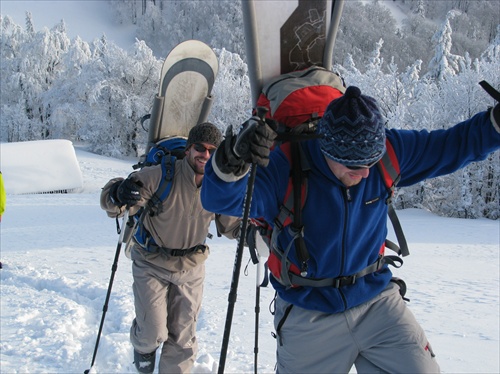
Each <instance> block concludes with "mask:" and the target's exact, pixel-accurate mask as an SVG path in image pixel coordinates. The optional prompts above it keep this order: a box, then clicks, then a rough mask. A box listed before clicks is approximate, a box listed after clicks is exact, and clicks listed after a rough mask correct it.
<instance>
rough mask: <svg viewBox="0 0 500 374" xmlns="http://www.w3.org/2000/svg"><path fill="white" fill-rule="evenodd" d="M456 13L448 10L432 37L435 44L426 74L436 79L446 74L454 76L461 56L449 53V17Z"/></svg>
mask: <svg viewBox="0 0 500 374" xmlns="http://www.w3.org/2000/svg"><path fill="white" fill-rule="evenodd" d="M458 14H459V13H458V12H456V11H450V12H448V15H447V16H446V20H445V21H444V22H443V24H442V26H441V28H440V29H439V30H438V31H437V32H436V33H435V34H434V37H433V38H432V41H433V42H435V44H436V46H435V53H434V57H433V58H432V59H431V61H430V62H429V67H428V70H429V71H428V73H427V76H428V77H430V78H432V79H435V80H437V81H441V80H443V79H445V78H446V77H448V76H454V75H455V74H456V73H457V72H458V70H459V63H460V60H461V59H462V58H461V56H457V55H454V54H452V53H451V46H452V40H451V34H452V30H451V26H450V19H451V18H453V17H455V16H456V15H458Z"/></svg>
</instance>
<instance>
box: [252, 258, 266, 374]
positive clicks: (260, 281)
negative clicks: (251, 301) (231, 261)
mask: <svg viewBox="0 0 500 374" xmlns="http://www.w3.org/2000/svg"><path fill="white" fill-rule="evenodd" d="M262 261H264V258H262V257H259V262H258V263H257V275H256V281H257V284H256V289H255V340H254V348H253V352H254V363H253V365H254V373H255V374H257V363H258V355H259V315H260V288H261V287H266V286H267V284H268V281H269V280H268V278H267V261H266V262H265V263H264V264H261V262H262ZM262 272H263V273H264V274H261V273H262Z"/></svg>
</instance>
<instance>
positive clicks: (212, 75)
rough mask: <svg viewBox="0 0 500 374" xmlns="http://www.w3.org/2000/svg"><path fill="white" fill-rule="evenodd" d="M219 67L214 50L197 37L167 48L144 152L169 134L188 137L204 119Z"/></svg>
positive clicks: (207, 111) (209, 106)
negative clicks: (167, 51) (167, 52)
mask: <svg viewBox="0 0 500 374" xmlns="http://www.w3.org/2000/svg"><path fill="white" fill-rule="evenodd" d="M218 70H219V63H218V60H217V56H216V55H215V53H214V51H213V50H212V48H210V47H209V46H208V45H206V44H205V43H203V42H201V41H199V40H187V41H184V42H182V43H180V44H178V45H177V46H175V47H174V48H173V49H172V50H171V51H170V53H169V54H168V55H167V57H166V58H165V61H164V63H163V66H162V69H161V74H160V84H159V89H158V93H157V94H156V96H155V100H154V103H153V109H152V112H151V118H150V120H149V131H148V146H147V149H146V153H147V152H148V151H149V147H150V146H151V144H154V143H156V142H158V141H159V140H161V139H164V138H167V137H172V136H180V137H187V136H188V135H189V130H191V128H192V127H194V126H195V125H197V124H198V123H202V122H205V121H206V120H207V118H208V115H209V113H210V109H211V106H212V96H211V91H212V88H213V85H214V83H215V79H216V77H217V73H218Z"/></svg>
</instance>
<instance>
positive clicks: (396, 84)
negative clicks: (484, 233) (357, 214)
mask: <svg viewBox="0 0 500 374" xmlns="http://www.w3.org/2000/svg"><path fill="white" fill-rule="evenodd" d="M346 3H347V4H346V8H345V10H344V16H343V19H342V23H341V30H339V35H338V42H337V47H336V49H335V50H334V62H335V64H334V66H332V67H331V68H332V69H333V70H334V71H336V72H338V73H339V74H340V75H341V76H342V77H343V79H344V80H345V83H346V85H356V86H358V87H360V88H361V90H362V92H363V93H364V94H367V95H370V96H373V97H375V98H376V99H377V100H378V102H379V104H380V106H381V108H382V111H383V114H384V115H385V117H386V119H387V126H388V127H389V128H402V129H414V130H435V129H444V128H447V127H449V126H452V125H454V124H456V123H458V122H460V121H463V120H465V119H467V118H469V117H471V116H472V115H474V114H475V113H477V112H480V111H483V110H486V109H487V108H488V107H491V106H493V105H495V102H494V101H493V99H492V98H491V97H489V96H488V94H486V92H484V90H483V89H482V88H481V87H480V86H479V84H478V83H479V82H480V81H482V80H486V81H488V82H489V83H490V84H491V85H492V86H494V87H495V88H497V89H499V87H500V80H499V76H500V74H499V72H500V26H499V22H498V11H497V12H496V16H495V13H494V12H491V11H490V12H488V9H490V8H488V6H489V5H490V4H491V3H492V2H489V1H484V2H482V3H483V7H482V9H483V11H486V13H484V14H482V15H479V17H480V18H479V19H480V20H481V21H477V19H476V22H471V19H472V15H471V14H472V12H469V13H470V14H469V13H468V12H467V11H468V9H466V8H467V7H474V6H476V7H477V5H475V4H476V3H479V2H475V1H464V0H462V1H449V2H446V3H447V4H448V5H450V4H451V3H457V7H455V8H453V9H429V7H430V6H431V4H434V3H436V4H439V3H445V2H427V1H416V0H415V1H407V3H409V4H410V5H409V8H408V9H410V10H411V11H412V12H413V13H412V16H411V17H408V18H407V19H406V21H405V23H404V24H403V25H398V24H397V22H396V21H395V20H392V21H390V22H386V21H384V20H386V19H391V18H390V15H388V14H385V13H384V11H383V10H381V8H378V5H377V1H375V2H373V3H372V2H369V3H367V4H365V5H362V4H361V3H359V2H356V1H352V2H351V1H347V2H346ZM403 3H404V1H403ZM111 4H112V6H113V7H114V8H115V12H116V16H117V18H118V19H120V21H121V22H132V23H134V24H136V25H138V37H137V41H136V43H135V45H134V47H133V48H131V49H130V50H124V49H122V48H120V47H119V46H117V45H115V44H113V43H111V42H109V41H108V40H107V39H106V37H105V36H104V35H103V36H102V37H101V38H100V39H96V40H94V41H93V42H91V43H88V42H86V41H83V40H81V39H80V38H78V37H77V38H75V39H73V40H70V38H69V37H68V35H67V34H66V30H65V24H64V21H61V22H60V23H59V24H56V25H54V26H53V27H52V28H50V29H49V28H44V29H42V30H40V31H35V27H34V23H35V22H36V20H34V19H32V17H31V15H30V14H29V13H27V14H26V22H25V24H24V25H23V26H20V25H17V24H15V23H14V22H13V21H12V19H11V18H9V17H8V16H6V15H2V16H1V19H0V24H1V47H0V53H1V56H0V58H1V65H0V76H1V91H0V121H1V141H2V142H19V141H28V140H43V139H68V140H71V141H73V142H76V143H83V144H85V145H86V146H87V147H88V150H90V151H92V152H94V153H97V154H100V155H106V156H112V157H116V158H124V157H136V156H139V155H140V154H141V153H142V152H143V150H144V146H145V144H146V140H147V132H146V130H145V129H144V128H143V124H142V123H141V118H142V117H143V116H144V115H145V114H148V113H150V111H151V106H152V104H153V98H154V96H155V94H156V92H157V90H158V83H159V82H158V77H159V74H160V69H161V65H162V62H163V59H164V56H165V55H166V53H168V51H169V50H170V48H172V47H173V46H174V45H175V44H177V43H178V42H180V41H182V40H185V39H190V38H198V39H200V40H203V41H205V42H207V43H209V44H210V45H211V46H212V47H213V48H214V49H215V51H216V54H217V55H218V58H219V64H220V68H219V75H218V78H217V81H216V85H215V87H214V91H213V95H214V97H215V103H214V106H213V109H212V112H211V116H210V118H209V119H210V120H211V121H212V122H214V123H215V124H217V125H218V126H219V127H220V128H221V130H224V129H225V128H226V127H227V126H228V125H229V124H232V125H234V126H237V125H238V124H240V123H242V122H244V121H245V120H246V119H247V118H248V116H249V115H250V112H251V100H250V84H249V80H248V76H247V66H246V64H245V56H244V51H243V47H242V46H243V42H242V40H243V31H242V26H241V25H242V23H241V14H239V12H238V11H239V6H240V5H239V2H237V1H219V2H217V1H216V2H213V1H201V2H199V1H168V2H163V1H155V2H153V1H146V0H142V1H141V0H137V1H113V2H111ZM216 4H219V5H216ZM353 4H354V5H355V6H358V8H357V9H358V12H357V13H355V12H354V11H353V9H354V8H352V7H353ZM436 4H434V5H432V6H434V7H436V6H437V5H436ZM485 4H486V5H485ZM497 5H498V4H497ZM217 6H218V7H219V8H217ZM222 6H225V8H224V9H225V10H224V12H219V13H218V14H219V15H220V19H219V18H217V17H216V16H217V9H220V7H222ZM425 7H427V10H426V8H425ZM214 9H215V10H214ZM360 9H361V11H360ZM438 10H439V11H440V12H441V16H442V17H441V19H433V20H432V21H431V20H430V19H429V18H427V17H426V12H427V13H433V14H436V12H437V11H438ZM490 10H491V9H490ZM431 11H432V12H431ZM491 13H493V18H491V16H490V15H491ZM367 14H371V15H372V16H373V17H372V18H373V19H374V18H380V19H381V20H382V23H381V25H384V26H383V28H381V29H380V28H379V29H380V30H379V32H381V34H380V36H379V37H377V38H376V39H373V37H374V34H375V33H374V32H371V30H370V29H366V30H365V29H361V26H362V25H366V24H368V23H369V22H367V21H366V20H365V17H367ZM202 15H204V17H203V16H202ZM375 16H377V17H375ZM476 17H478V16H477V15H476ZM481 17H482V18H481ZM467 22H468V24H469V25H471V24H476V25H478V26H477V27H476V26H475V28H472V27H471V28H468V29H467V33H469V34H471V35H473V36H472V37H468V38H465V36H464V25H466V24H467ZM352 25H354V27H352ZM454 26H455V27H458V28H459V31H458V32H455V29H454ZM363 27H365V26H363ZM366 27H372V28H375V27H374V25H373V22H371V23H369V25H368V26H366ZM208 30H210V32H209V31H208ZM228 30H232V31H228ZM356 31H358V33H357V34H356ZM467 33H465V34H467ZM355 34H356V35H358V36H357V37H355V36H354V35H355ZM367 34H369V35H370V38H368V37H363V36H364V35H365V36H366V35H367ZM200 35H203V38H202V37H201V36H200ZM469 36H470V35H469ZM361 38H363V39H361ZM361 40H363V42H361ZM162 41H163V43H161V42H162ZM348 41H349V42H348ZM367 41H369V42H370V43H367ZM356 43H357V44H356ZM160 45H162V46H163V48H165V46H167V47H168V48H166V49H165V50H162V49H161V48H160V47H159V46H160ZM456 45H459V47H458V48H457V47H456ZM338 51H340V52H338ZM409 59H411V60H409ZM146 128H147V126H146ZM499 177H500V162H499V153H498V152H496V153H495V154H492V155H490V157H489V158H488V159H487V160H486V161H484V162H480V163H475V164H472V165H470V166H469V167H467V168H465V169H462V170H460V171H458V172H456V173H454V174H452V175H448V176H444V177H440V178H435V179H431V180H427V181H425V182H422V183H420V184H417V185H415V186H412V187H409V188H404V189H403V188H402V189H399V190H398V191H397V195H396V199H395V202H396V206H397V207H398V208H400V209H404V208H423V209H427V210H430V211H432V212H434V213H437V214H440V215H444V216H449V217H460V218H479V217H486V218H490V219H499V218H500V183H499V179H500V178H499Z"/></svg>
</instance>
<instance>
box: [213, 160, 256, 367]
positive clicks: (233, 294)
mask: <svg viewBox="0 0 500 374" xmlns="http://www.w3.org/2000/svg"><path fill="white" fill-rule="evenodd" d="M256 174H257V164H255V163H253V164H252V170H251V171H250V177H249V179H248V183H247V191H246V194H245V206H244V211H243V219H242V221H241V228H240V238H239V240H238V248H237V249H236V257H235V259H234V268H233V279H232V280H231V287H230V289H229V297H228V306H227V315H226V324H225V327H224V336H223V338H222V348H221V354H220V358H219V370H218V373H219V374H222V373H224V366H225V364H226V355H227V348H228V345H229V335H230V334H231V323H232V320H233V313H234V304H235V303H236V298H237V289H238V281H239V278H240V270H241V261H242V257H243V248H244V246H245V236H246V230H247V225H248V216H249V215H250V204H251V201H252V194H253V187H254V182H255V176H256Z"/></svg>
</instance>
